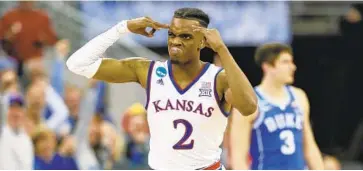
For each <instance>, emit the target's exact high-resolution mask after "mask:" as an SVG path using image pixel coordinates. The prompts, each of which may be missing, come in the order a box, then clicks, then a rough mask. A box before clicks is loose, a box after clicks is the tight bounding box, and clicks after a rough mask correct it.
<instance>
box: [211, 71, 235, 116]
mask: <svg viewBox="0 0 363 171" xmlns="http://www.w3.org/2000/svg"><path fill="white" fill-rule="evenodd" d="M221 71H223V68H220V69H219V70H218V71H217V73H216V75H215V76H214V86H213V89H214V90H213V91H214V97H215V99H216V102H217V104H218V107H219V110H220V111H221V112H222V114H223V115H224V116H225V117H228V116H229V115H230V112H226V111H225V110H224V109H223V107H224V106H222V105H223V104H222V103H221V102H220V101H219V95H218V91H217V77H218V74H219V73H220V72H221ZM231 109H232V106H231Z"/></svg>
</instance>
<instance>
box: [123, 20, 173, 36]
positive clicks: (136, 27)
mask: <svg viewBox="0 0 363 171" xmlns="http://www.w3.org/2000/svg"><path fill="white" fill-rule="evenodd" d="M127 28H128V29H129V30H130V31H131V32H133V33H136V34H141V35H144V36H146V37H153V36H154V33H155V31H156V30H160V29H166V28H169V25H167V24H161V23H158V22H156V21H154V20H152V19H151V18H150V17H141V18H135V19H132V20H129V21H127ZM147 28H151V30H150V31H148V30H147Z"/></svg>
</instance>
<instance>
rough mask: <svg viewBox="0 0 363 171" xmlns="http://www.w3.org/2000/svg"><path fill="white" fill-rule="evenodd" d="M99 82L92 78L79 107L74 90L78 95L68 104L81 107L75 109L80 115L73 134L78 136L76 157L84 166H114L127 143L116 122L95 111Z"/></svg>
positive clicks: (81, 167) (81, 165)
mask: <svg viewBox="0 0 363 171" xmlns="http://www.w3.org/2000/svg"><path fill="white" fill-rule="evenodd" d="M96 83H97V82H94V81H91V82H90V84H89V88H88V89H86V90H85V91H84V95H83V97H82V100H81V104H80V106H79V107H77V106H78V104H77V103H78V102H77V101H78V99H77V98H78V97H77V96H78V95H76V94H77V93H75V94H73V95H75V96H74V97H76V98H74V99H72V100H70V99H69V101H68V105H69V106H73V107H74V109H77V108H79V109H77V111H76V112H75V113H76V115H77V118H78V119H77V122H76V125H75V128H74V130H73V131H72V136H74V137H75V139H76V159H77V163H78V166H79V168H80V169H82V170H85V169H86V170H90V169H96V170H100V169H112V168H113V165H114V164H115V163H116V162H118V161H119V160H120V158H121V154H122V149H123V146H124V145H123V144H124V143H123V139H122V138H121V137H120V135H119V134H118V133H117V132H116V130H115V128H114V126H113V125H112V124H111V123H110V122H108V121H106V120H104V119H103V117H102V116H101V115H99V114H97V112H96V108H97V105H96V103H97V98H98V88H97V86H96V85H97V84H96ZM76 92H77V91H76ZM72 98H73V97H72ZM73 100H75V101H73ZM85 135H88V136H85Z"/></svg>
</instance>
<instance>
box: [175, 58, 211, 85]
mask: <svg viewBox="0 0 363 171" xmlns="http://www.w3.org/2000/svg"><path fill="white" fill-rule="evenodd" d="M203 66H204V65H203V63H202V61H200V60H196V61H192V62H189V63H187V64H172V72H173V75H174V78H175V79H176V80H183V81H189V80H192V79H193V78H195V77H196V76H197V75H198V74H199V73H200V70H201V69H202V67H203Z"/></svg>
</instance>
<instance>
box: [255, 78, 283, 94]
mask: <svg viewBox="0 0 363 171" xmlns="http://www.w3.org/2000/svg"><path fill="white" fill-rule="evenodd" d="M285 86H286V84H284V83H281V82H278V81H276V80H273V79H269V78H268V77H264V78H263V79H262V82H261V84H260V86H259V87H260V88H261V89H262V90H263V92H265V93H267V94H269V95H271V96H283V95H284V94H285Z"/></svg>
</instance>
